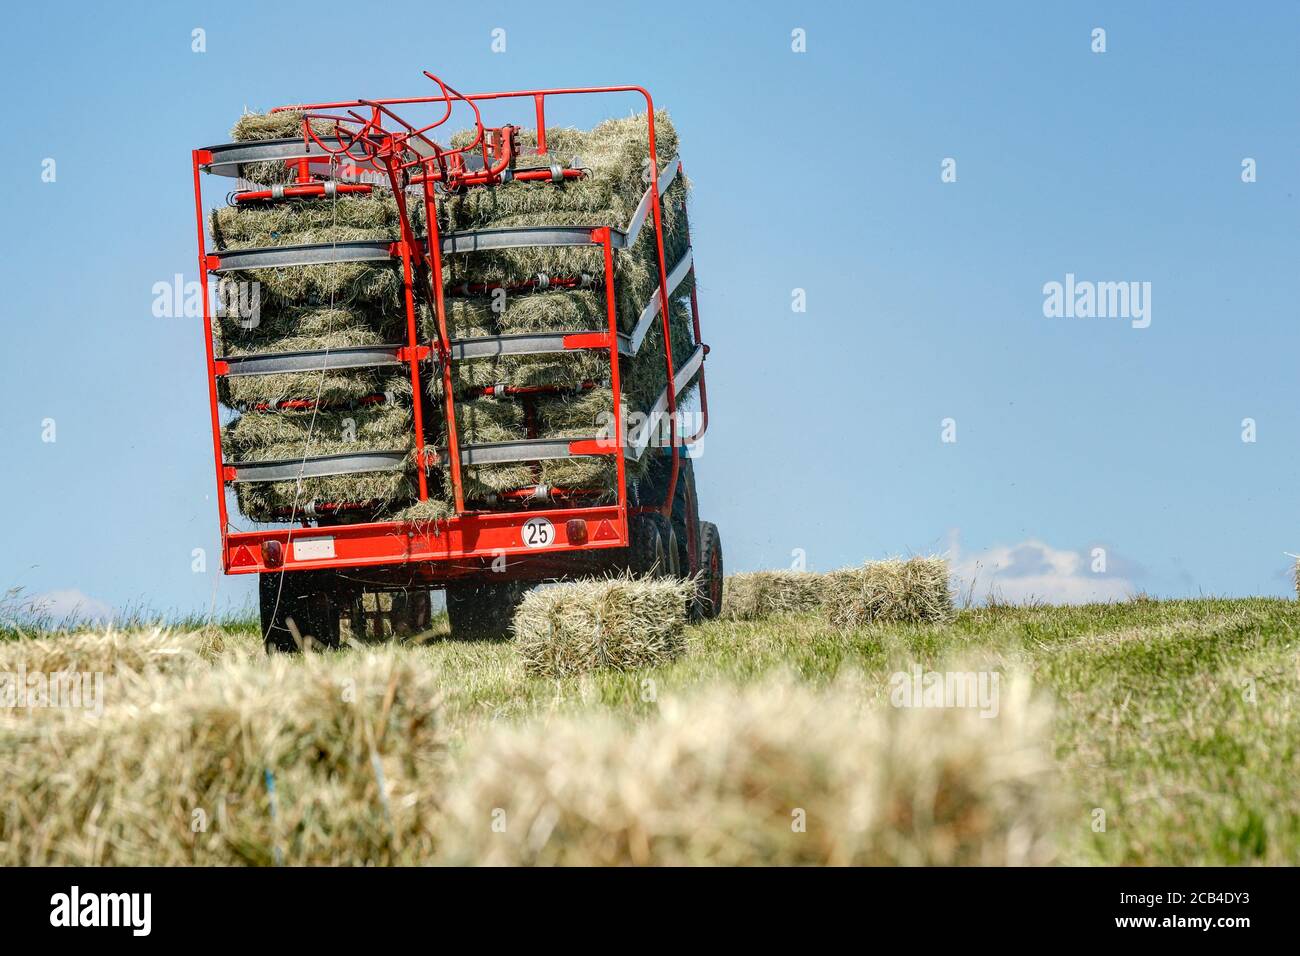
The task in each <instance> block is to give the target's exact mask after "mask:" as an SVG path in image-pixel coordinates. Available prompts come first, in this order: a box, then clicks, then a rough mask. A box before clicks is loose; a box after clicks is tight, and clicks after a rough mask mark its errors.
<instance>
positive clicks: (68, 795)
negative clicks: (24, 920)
mask: <svg viewBox="0 0 1300 956" xmlns="http://www.w3.org/2000/svg"><path fill="white" fill-rule="evenodd" d="M435 692H436V688H435V686H434V685H433V683H432V681H431V679H430V675H429V672H428V671H427V670H425V669H421V668H418V667H416V666H414V665H413V664H412V662H411V661H410V660H409V659H402V658H400V657H398V656H395V655H391V654H390V655H372V656H367V657H363V658H357V657H348V658H345V659H340V660H336V661H333V662H329V661H318V660H315V659H307V660H303V661H293V662H290V661H286V660H282V659H276V660H272V661H270V662H268V661H266V660H264V659H263V660H260V661H256V662H254V663H251V664H245V665H231V664H226V665H220V666H217V667H215V668H213V669H211V670H203V671H199V672H192V673H189V674H186V675H184V676H182V677H180V678H176V677H170V678H169V677H166V676H163V675H158V674H153V675H151V676H149V677H148V678H145V679H142V680H140V681H137V682H135V683H134V684H133V685H132V686H131V687H130V693H129V696H128V698H127V699H126V700H124V701H117V702H113V703H112V704H111V705H110V707H109V708H108V710H107V711H106V712H105V713H104V715H103V716H102V717H100V718H98V719H96V718H93V717H91V716H87V715H85V714H80V713H75V712H71V711H66V710H65V711H51V712H47V715H46V716H44V717H42V718H41V719H34V720H14V719H9V720H3V721H0V863H3V864H5V865H33V864H42V865H48V864H55V865H59V864H71V865H80V866H85V865H105V864H107V865H128V866H129V865H139V864H158V865H191V864H200V865H206V864H275V863H283V864H286V865H293V864H359V863H368V862H374V863H401V862H418V861H422V860H427V859H428V858H429V856H430V854H431V853H432V851H433V837H432V828H431V826H430V823H429V819H430V800H431V799H432V798H431V796H430V793H429V789H428V786H429V781H430V780H431V779H433V777H434V776H435V775H436V767H437V763H438V761H439V760H440V758H441V754H442V748H443V739H442V733H441V731H440V728H439V725H438V719H437V707H436V703H435Z"/></svg>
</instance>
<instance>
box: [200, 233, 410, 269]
mask: <svg viewBox="0 0 1300 956" xmlns="http://www.w3.org/2000/svg"><path fill="white" fill-rule="evenodd" d="M396 241H397V240H395V239H363V240H358V241H352V242H318V243H312V244H311V245H306V246H264V247H262V248H260V249H237V250H229V251H226V252H218V253H214V255H215V256H216V257H217V259H218V260H219V261H220V263H221V264H220V265H219V266H218V267H217V268H215V269H211V270H209V271H211V272H234V271H236V270H243V269H278V268H284V267H288V266H314V265H321V264H323V263H330V262H386V261H392V258H393V255H392V252H391V251H390V249H391V247H392V245H393V243H394V242H396Z"/></svg>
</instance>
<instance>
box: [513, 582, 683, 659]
mask: <svg viewBox="0 0 1300 956" xmlns="http://www.w3.org/2000/svg"><path fill="white" fill-rule="evenodd" d="M693 590H694V589H693V586H692V585H691V584H690V583H689V582H686V581H679V580H675V579H672V578H610V579H607V580H602V581H576V582H573V583H571V584H562V585H558V586H556V587H553V588H544V589H540V590H535V591H530V592H529V593H528V594H527V595H526V596H525V597H524V600H523V603H522V604H521V605H520V606H519V610H518V611H516V612H515V622H514V632H515V638H516V640H517V642H518V647H519V656H520V659H521V660H522V661H523V664H524V669H525V670H527V671H528V672H529V673H532V674H537V675H539V676H542V677H567V676H569V675H572V674H580V673H583V672H584V671H590V670H597V669H606V668H608V669H613V670H630V669H632V668H635V667H654V666H657V665H659V664H666V663H668V662H670V661H672V660H674V659H675V658H677V657H679V656H680V655H681V654H682V652H683V651H684V650H685V648H686V639H685V636H684V630H685V627H686V601H687V598H688V596H689V595H690V594H691V593H692V592H693Z"/></svg>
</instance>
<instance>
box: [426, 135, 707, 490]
mask: <svg viewBox="0 0 1300 956" xmlns="http://www.w3.org/2000/svg"><path fill="white" fill-rule="evenodd" d="M655 133H656V146H657V162H658V164H659V168H660V169H661V170H662V169H664V168H666V166H667V164H668V163H669V161H670V160H671V159H672V158H673V157H674V156H675V155H676V153H677V134H676V131H675V130H674V129H673V126H672V123H671V122H670V121H669V119H668V116H667V114H665V113H662V112H661V113H657V114H656V116H655ZM469 141H470V140H469V138H468V137H467V136H465V135H461V136H458V137H457V138H456V139H454V140H453V143H454V144H457V145H465V144H467V143H468V142H469ZM518 141H519V143H520V148H521V154H520V156H519V157H518V160H517V166H516V168H517V169H528V168H538V167H541V168H546V167H549V166H550V165H551V164H552V163H553V162H558V163H566V162H567V163H571V164H573V165H578V166H581V167H582V168H583V169H585V170H586V174H585V175H584V176H583V177H581V178H579V179H576V180H569V181H566V182H564V183H559V184H556V183H551V182H520V181H518V180H513V181H511V182H509V183H505V184H502V185H497V186H489V187H484V188H474V189H469V190H466V191H464V192H462V193H459V194H455V195H452V196H450V197H448V198H447V200H446V203H445V208H446V211H447V218H448V220H449V222H450V223H451V225H452V227H453V228H454V229H455V230H457V231H472V230H478V229H488V228H511V227H528V226H566V225H584V226H613V227H617V228H625V227H626V226H627V225H628V223H629V222H630V220H631V219H632V217H633V215H634V214H635V212H636V208H637V205H638V204H639V203H640V201H641V197H642V196H643V194H644V193H645V190H646V188H647V187H648V185H649V183H648V176H647V171H648V170H649V141H648V130H647V124H646V117H645V115H638V116H632V117H629V118H625V119H617V120H609V121H607V122H604V123H601V124H600V125H598V126H597V127H595V128H594V129H592V130H590V131H582V130H576V129H550V130H548V131H547V150H548V152H547V154H546V155H545V156H537V155H536V154H535V151H536V144H537V139H536V131H534V130H523V131H521V132H520V134H519V137H518ZM530 153H531V155H530ZM685 203H686V184H685V182H683V181H682V179H681V178H680V177H679V178H678V179H677V180H675V181H674V182H673V184H672V185H671V186H670V187H669V188H668V189H667V190H666V191H665V194H664V201H663V206H662V210H663V226H664V257H665V271H671V269H672V267H673V266H674V265H676V263H677V262H678V261H679V260H680V259H681V258H682V256H683V255H684V254H685V253H686V251H687V247H688V245H687V244H688V235H687V229H686V214H685ZM658 262H659V260H658V251H657V248H656V244H655V232H654V223H653V219H652V216H651V215H647V217H646V222H645V226H644V227H643V228H642V231H641V233H640V235H639V236H638V238H637V240H636V242H635V243H634V244H633V245H632V246H631V247H630V248H628V249H626V250H622V251H619V252H616V253H615V275H614V284H615V290H616V291H615V295H616V303H617V309H618V314H619V318H620V322H621V325H622V329H621V330H622V331H623V332H630V331H631V330H632V328H633V327H634V326H635V323H636V320H637V319H638V317H639V316H640V314H641V310H642V309H643V308H644V307H645V305H646V304H647V303H648V302H649V301H650V299H651V297H652V296H653V295H654V293H655V290H656V289H657V288H658V286H659V265H658ZM444 265H445V272H446V281H447V288H448V298H447V303H446V310H447V320H448V333H449V334H450V335H451V336H452V338H474V337H480V336H495V335H510V334H522V333H531V332H575V331H588V330H603V329H605V328H607V325H608V319H607V317H606V307H605V291H604V289H605V282H604V271H605V270H604V254H603V251H602V249H601V247H600V246H598V245H594V244H593V245H589V246H564V247H546V246H540V247H519V248H510V249H497V250H490V251H484V252H473V253H467V254H463V255H452V256H448V257H447V258H446V260H445V263H444ZM539 275H544V276H547V277H548V278H581V277H583V276H586V277H589V280H590V281H589V283H588V287H587V288H575V289H569V290H555V289H549V290H547V289H541V290H537V291H530V292H509V293H507V294H506V295H505V296H504V299H502V297H501V296H500V294H499V293H498V294H497V295H496V296H495V297H494V296H492V295H487V294H482V295H473V294H470V292H469V290H468V287H472V286H479V285H486V284H514V283H520V282H525V281H529V280H535V279H536V278H537V277H538V276H539ZM690 281H691V280H689V279H688V280H687V284H684V285H683V286H681V287H680V288H679V289H678V290H677V293H676V296H675V297H674V299H673V300H672V303H671V308H670V327H671V341H672V347H673V359H674V367H680V366H681V365H682V364H683V363H684V362H685V361H686V360H687V359H688V358H689V357H690V355H691V351H692V338H693V336H692V329H691V314H690V310H689V308H688V307H687V306H686V304H685V302H684V301H683V297H684V296H686V295H688V294H689V291H690V286H689V282H690ZM428 321H429V322H431V321H432V317H431V316H429V317H428ZM430 334H432V328H430ZM620 377H621V379H622V393H623V402H624V405H625V409H626V410H629V411H641V412H645V411H648V410H649V408H650V407H651V406H652V405H653V403H654V402H655V400H656V399H657V398H658V397H659V395H660V393H661V392H662V391H663V389H664V387H665V385H666V383H667V373H666V369H665V367H664V360H663V331H662V320H661V319H660V318H656V320H655V322H654V324H653V327H652V328H651V330H650V332H649V334H648V335H647V336H646V339H645V342H644V343H643V345H642V347H641V349H640V352H639V353H638V355H637V356H635V357H623V358H621V359H620ZM453 384H454V388H455V389H456V390H457V394H458V397H459V396H460V395H461V394H466V393H472V392H474V391H479V392H481V391H482V390H483V389H484V388H486V387H489V386H497V385H506V386H522V387H538V386H541V387H547V386H551V387H558V388H559V389H561V390H562V391H559V392H557V393H553V394H549V395H543V396H539V397H535V398H522V399H521V398H516V397H500V396H484V397H477V398H471V399H470V400H469V401H467V402H465V403H464V404H465V405H466V406H467V407H466V409H465V410H464V411H462V412H461V415H462V416H463V421H462V420H461V419H459V418H458V421H457V425H458V428H460V429H461V431H460V432H459V433H458V436H459V438H460V441H461V443H462V444H480V443H484V442H493V441H509V440H518V439H524V438H529V437H541V438H589V437H594V436H596V435H598V434H601V433H602V432H604V433H606V434H608V432H609V429H610V427H611V424H612V413H613V403H614V396H613V392H612V389H611V381H610V366H609V356H608V353H606V352H603V351H594V350H591V351H573V352H565V353H558V354H547V355H522V356H514V355H510V356H495V357H490V358H480V359H471V360H464V361H461V362H458V363H456V365H455V367H454V379H453ZM692 384H693V383H692ZM431 392H432V393H433V394H434V396H435V397H437V398H441V392H442V382H441V381H435V382H433V383H432V384H431ZM474 406H478V408H476V409H475V408H474ZM649 459H650V456H649V455H643V456H642V457H641V459H640V460H639V461H637V462H629V463H628V465H629V474H632V475H639V474H641V473H643V472H644V470H645V468H646V466H647V465H648V463H649ZM616 474H617V470H616V464H615V461H614V459H613V458H611V457H603V458H577V459H560V460H552V461H542V462H537V463H512V464H502V465H489V466H479V467H475V468H470V469H467V473H466V475H465V479H466V488H467V496H468V497H491V496H492V495H494V494H497V493H500V492H503V491H509V490H513V489H517V488H520V487H527V486H531V485H535V484H539V483H540V484H545V485H550V486H567V487H581V488H595V489H599V490H601V491H603V492H604V494H605V495H606V496H612V495H613V494H614V492H615V490H616V489H615V479H616Z"/></svg>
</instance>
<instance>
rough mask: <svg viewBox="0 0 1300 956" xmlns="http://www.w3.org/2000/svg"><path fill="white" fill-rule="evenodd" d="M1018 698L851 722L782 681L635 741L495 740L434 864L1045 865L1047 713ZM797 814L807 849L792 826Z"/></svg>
mask: <svg viewBox="0 0 1300 956" xmlns="http://www.w3.org/2000/svg"><path fill="white" fill-rule="evenodd" d="M1025 690H1026V689H1025V688H1024V687H1023V685H1020V686H1016V685H1013V686H1012V687H1010V688H1004V692H1003V694H1002V701H1001V709H1000V711H999V716H998V718H997V719H996V720H986V719H982V718H980V717H979V716H978V714H977V713H976V712H974V711H969V710H956V709H949V710H924V709H915V710H905V709H895V708H884V709H880V710H874V711H872V710H864V708H863V706H862V703H861V701H862V699H863V697H864V694H863V692H862V690H861V688H858V687H854V686H852V685H851V684H844V683H841V684H837V685H834V686H832V687H831V688H829V689H826V690H823V691H820V692H819V691H816V690H813V689H810V688H808V687H807V686H805V685H801V684H796V683H793V682H791V681H790V680H788V679H787V680H779V681H771V682H768V683H766V684H762V685H758V686H756V687H752V688H749V689H745V690H740V691H737V690H734V689H730V688H726V689H715V690H711V691H709V692H706V693H704V694H702V695H700V696H699V697H696V698H693V699H687V700H683V701H675V700H669V701H665V702H664V703H663V704H662V706H661V710H660V714H659V716H658V718H657V719H652V720H650V721H648V722H646V723H643V724H639V725H637V726H635V727H632V728H629V727H627V726H626V725H624V724H621V723H619V722H617V721H615V720H613V719H611V718H599V717H596V718H593V717H584V718H583V719H580V720H576V719H568V720H560V721H549V722H547V723H546V724H545V725H544V726H542V725H530V726H524V727H511V726H506V727H500V728H497V729H495V730H492V731H489V732H487V734H486V735H485V736H484V738H483V739H481V740H479V741H478V742H475V743H472V744H471V745H470V747H469V748H467V753H466V759H465V761H464V763H463V765H462V766H461V767H460V768H459V769H458V772H457V774H456V776H455V778H454V782H453V784H452V787H451V791H450V793H449V794H448V799H447V804H446V807H447V825H446V828H445V843H444V851H443V853H444V859H446V860H447V861H448V862H451V863H455V864H487V865H520V864H522V865H575V866H610V865H628V864H631V865H663V866H682V865H687V866H694V865H754V864H758V865H827V864H831V865H874V866H880V865H906V866H916V865H943V866H950V865H980V866H1006V865H1017V866H1018V865H1037V864H1045V863H1050V862H1051V861H1052V860H1053V856H1054V849H1053V846H1052V833H1053V830H1054V826H1055V824H1056V823H1057V816H1058V815H1059V812H1058V810H1057V807H1056V802H1055V797H1054V793H1053V789H1052V787H1051V786H1050V784H1051V782H1052V773H1053V770H1052V768H1053V764H1052V761H1051V753H1050V735H1049V731H1050V723H1049V719H1050V714H1049V713H1048V711H1047V710H1046V709H1045V707H1044V706H1043V705H1042V704H1040V703H1039V702H1037V701H1033V700H1031V699H1030V698H1029V696H1028V694H1027V693H1026V692H1025ZM1008 691H1010V692H1008ZM799 811H802V816H803V819H804V821H805V825H806V831H805V832H798V831H797V828H796V827H794V826H793V825H792V824H793V822H794V821H795V819H796V814H797V813H798V812H799ZM494 812H495V815H494ZM502 814H504V816H502ZM501 819H504V820H505V823H506V826H505V828H504V830H501V828H500V827H499V826H498V827H496V828H494V826H493V823H494V821H499V820H501Z"/></svg>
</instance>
